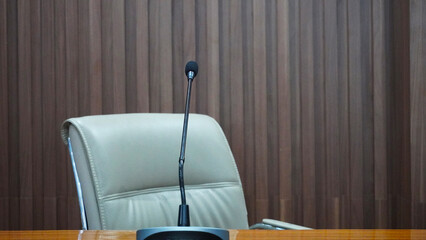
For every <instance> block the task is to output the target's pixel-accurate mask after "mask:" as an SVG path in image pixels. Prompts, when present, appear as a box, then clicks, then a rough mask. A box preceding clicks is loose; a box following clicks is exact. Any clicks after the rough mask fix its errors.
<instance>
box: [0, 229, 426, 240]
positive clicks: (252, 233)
mask: <svg viewBox="0 0 426 240" xmlns="http://www.w3.org/2000/svg"><path fill="white" fill-rule="evenodd" d="M229 232H230V234H229V235H230V239H232V240H249V239H250V240H252V239H258V240H278V239H315V240H321V239H394V240H396V239H426V230H305V231H300V230H299V231H291V230H284V231H274V230H229ZM0 239H1V240H12V239H13V240H23V239H27V240H33V239H37V240H41V239H43V240H44V239H45V240H53V239H55V240H56V239H65V240H68V239H69V240H71V239H72V240H94V239H117V240H118V239H123V240H124V239H129V240H130V239H131V240H135V239H136V232H135V231H79V230H57V231H54V230H52V231H0Z"/></svg>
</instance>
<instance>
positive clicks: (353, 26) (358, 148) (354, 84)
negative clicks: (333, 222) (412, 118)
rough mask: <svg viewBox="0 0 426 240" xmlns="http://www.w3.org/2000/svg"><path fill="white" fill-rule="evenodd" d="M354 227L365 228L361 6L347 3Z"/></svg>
mask: <svg viewBox="0 0 426 240" xmlns="http://www.w3.org/2000/svg"><path fill="white" fill-rule="evenodd" d="M348 9H351V11H349V15H348V29H349V33H348V45H349V46H348V48H349V63H348V64H349V66H350V68H349V86H348V87H349V119H350V120H349V129H350V132H349V136H350V138H349V139H350V145H349V146H350V169H351V176H350V183H351V185H350V189H351V192H350V201H351V216H350V218H351V227H354V228H363V222H362V220H363V218H364V214H363V212H364V209H363V201H362V195H363V188H362V187H363V184H362V182H363V180H362V179H363V176H362V169H363V165H362V159H363V148H362V134H363V131H362V130H363V129H362V124H363V121H362V86H361V83H362V75H361V74H362V69H361V67H362V66H361V61H362V59H361V11H362V10H361V3H360V2H359V1H348Z"/></svg>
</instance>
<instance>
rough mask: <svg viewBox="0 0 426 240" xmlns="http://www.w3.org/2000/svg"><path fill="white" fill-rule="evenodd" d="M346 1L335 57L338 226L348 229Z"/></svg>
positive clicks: (339, 4) (339, 11) (340, 16)
mask: <svg viewBox="0 0 426 240" xmlns="http://www.w3.org/2000/svg"><path fill="white" fill-rule="evenodd" d="M348 10H349V8H348V1H338V2H337V38H338V41H337V43H338V44H337V49H338V50H337V57H338V67H337V69H338V79H340V81H339V89H340V90H339V95H338V103H337V108H338V111H339V122H338V127H339V131H340V136H339V142H340V145H339V158H340V164H339V168H338V169H339V171H340V173H341V175H340V178H339V184H338V185H339V186H338V187H339V192H340V193H339V194H340V196H341V204H340V208H339V209H340V212H341V217H340V221H339V222H340V226H341V227H342V228H350V226H351V225H350V216H351V208H350V201H349V199H350V189H351V188H350V172H351V169H350V146H349V144H350V140H349V132H350V128H349V69H350V67H349V49H348V47H349V42H348V39H349V36H348V34H349V31H348V21H349V13H348Z"/></svg>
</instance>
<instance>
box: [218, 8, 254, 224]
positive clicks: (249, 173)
mask: <svg viewBox="0 0 426 240" xmlns="http://www.w3.org/2000/svg"><path fill="white" fill-rule="evenodd" d="M252 12H253V4H252V1H243V2H242V18H243V20H242V22H245V23H246V24H247V25H246V26H245V27H244V28H243V32H242V34H243V39H245V41H244V42H243V49H244V51H243V69H244V71H243V79H244V80H245V81H244V85H245V88H244V103H245V104H244V137H245V139H244V146H245V149H244V165H245V179H242V181H243V187H244V189H245V196H246V199H247V200H246V202H247V210H248V212H249V215H248V218H249V222H251V223H254V222H256V221H258V219H257V217H256V215H257V214H256V213H257V212H256V201H255V199H256V189H255V188H254V187H253V186H254V185H255V178H254V176H255V172H256V169H255V148H254V146H255V141H254V134H255V133H254V95H253V94H254V90H253V88H254V83H253V75H254V69H253V61H254V57H255V56H254V54H253V34H254V32H253V15H252ZM221 116H222V115H221ZM222 117H223V116H222ZM221 122H222V126H223V121H221ZM250 213H251V214H250Z"/></svg>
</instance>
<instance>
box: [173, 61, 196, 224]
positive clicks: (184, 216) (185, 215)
mask: <svg viewBox="0 0 426 240" xmlns="http://www.w3.org/2000/svg"><path fill="white" fill-rule="evenodd" d="M197 73H198V64H197V63H196V62H194V61H189V62H188V63H187V64H186V66H185V74H186V77H187V78H188V88H187V90H186V103H185V115H184V119H183V130H182V141H181V145H180V156H179V188H180V195H181V201H182V204H181V205H179V216H178V226H189V225H190V220H189V206H188V205H187V204H186V196H185V184H184V181H183V164H184V163H185V148H186V133H187V131H188V118H189V104H190V101H191V88H192V81H193V80H194V78H195V76H197Z"/></svg>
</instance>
